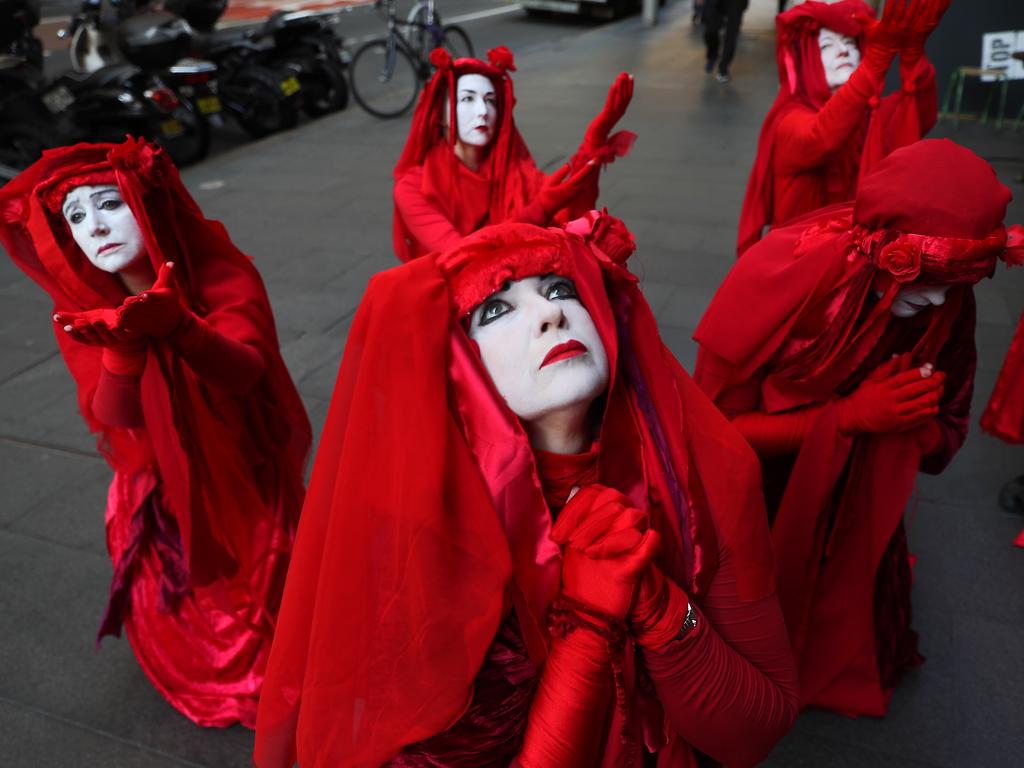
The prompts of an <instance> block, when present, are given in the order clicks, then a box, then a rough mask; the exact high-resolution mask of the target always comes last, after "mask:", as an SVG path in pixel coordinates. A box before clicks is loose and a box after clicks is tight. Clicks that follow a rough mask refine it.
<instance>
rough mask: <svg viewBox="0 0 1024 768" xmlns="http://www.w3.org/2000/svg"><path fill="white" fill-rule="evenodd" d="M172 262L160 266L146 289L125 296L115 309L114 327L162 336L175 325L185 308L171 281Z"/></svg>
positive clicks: (181, 317) (143, 334)
mask: <svg viewBox="0 0 1024 768" xmlns="http://www.w3.org/2000/svg"><path fill="white" fill-rule="evenodd" d="M173 271H174V262H171V261H168V262H166V263H165V264H164V265H163V266H161V267H160V274H158V275H157V278H156V282H155V283H153V287H152V288H150V289H149V290H148V291H143V292H142V293H140V294H139V295H138V296H129V297H128V298H127V299H125V300H124V303H123V304H122V305H121V306H120V307H119V308H118V310H117V323H118V327H119V328H121V329H122V330H125V331H128V332H130V333H135V334H140V335H142V336H151V337H153V338H157V339H162V338H165V337H167V336H170V335H171V334H172V333H174V331H176V330H177V329H178V327H179V326H180V325H181V323H182V321H183V320H184V319H185V313H186V312H187V311H188V310H186V309H185V306H184V305H183V304H182V303H181V296H180V295H179V293H178V289H177V286H176V285H175V284H174V279H173V277H172V273H173Z"/></svg>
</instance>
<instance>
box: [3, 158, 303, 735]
mask: <svg viewBox="0 0 1024 768" xmlns="http://www.w3.org/2000/svg"><path fill="white" fill-rule="evenodd" d="M97 175H99V176H102V177H108V176H113V177H114V178H116V183H117V185H118V187H119V188H120V191H121V194H122V197H123V199H124V200H125V202H126V203H127V204H128V205H129V207H130V208H131V210H132V212H133V213H134V214H135V219H136V221H137V222H138V225H139V228H140V229H141V230H142V233H143V238H144V241H145V244H146V250H147V254H148V258H149V260H150V262H151V265H152V267H153V271H154V274H155V273H156V272H157V271H158V270H159V267H160V265H162V264H163V263H164V262H165V261H174V262H175V263H176V269H175V275H176V278H177V281H178V285H179V287H180V289H181V291H182V294H183V300H184V301H185V302H186V304H187V306H188V307H189V309H190V310H191V313H190V314H189V317H190V318H191V319H190V320H189V321H188V322H187V324H186V326H183V328H182V330H181V331H180V332H177V333H175V334H172V335H171V336H169V337H168V338H166V339H161V340H150V341H149V342H148V345H147V350H146V362H145V368H144V370H143V372H142V374H141V375H139V376H133V375H120V374H118V373H116V372H114V373H112V372H111V371H108V370H106V369H105V368H104V367H103V366H102V365H101V350H100V348H99V347H93V346H87V345H84V344H80V343H77V342H75V341H72V340H71V339H70V338H69V336H68V334H66V333H64V332H63V331H62V330H61V329H60V328H58V327H55V332H56V335H57V341H58V344H59V346H60V349H61V353H62V354H63V356H64V359H65V362H66V363H67V365H68V368H69V370H70V371H71V373H72V375H73V376H74V378H75V381H76V383H77V385H78V401H79V407H80V410H81V412H82V415H83V417H84V418H85V420H86V423H87V424H88V425H89V428H90V429H91V430H92V431H94V432H96V433H97V434H98V437H99V448H100V450H101V452H102V453H103V455H104V457H105V458H106V459H107V461H108V463H109V464H110V466H111V468H112V469H113V470H114V478H113V481H112V482H111V485H110V492H109V496H108V504H107V511H106V528H107V546H108V550H109V552H110V557H111V561H112V563H113V567H114V576H113V581H112V585H111V592H110V599H109V604H108V607H107V612H106V615H105V616H104V619H103V622H102V625H101V627H100V637H102V636H104V635H106V634H119V633H120V629H121V626H122V625H123V626H124V628H125V630H126V631H127V634H128V639H129V641H130V642H131V644H132V648H133V649H134V651H135V655H136V657H137V658H138V660H139V663H140V665H141V666H142V668H143V670H144V671H145V673H146V675H147V676H148V677H149V678H150V680H151V681H152V682H153V684H154V686H155V687H156V688H157V689H158V690H159V691H160V692H161V693H162V694H163V695H164V697H165V698H166V699H167V700H168V701H169V702H170V703H171V704H172V706H174V707H175V708H176V709H177V710H178V711H179V712H181V713H182V714H184V715H185V716H186V717H188V718H189V719H191V720H192V721H194V722H196V723H198V724H200V725H206V726H227V725H231V724H232V723H235V722H241V723H242V724H243V725H246V726H248V727H253V726H254V725H255V715H256V704H257V701H258V697H259V693H260V687H261V684H262V680H263V673H264V668H265V665H266V660H267V656H268V654H269V650H270V641H271V638H272V636H273V631H274V627H275V621H276V614H277V609H278V606H279V602H280V596H281V592H282V589H283V582H284V575H285V571H286V569H287V567H288V561H289V556H290V551H291V542H292V537H293V534H294V530H295V526H296V524H297V521H298V514H299V510H300V507H301V504H302V499H303V494H304V491H303V478H302V473H303V466H304V463H305V459H306V456H307V454H308V451H309V447H310V443H311V430H310V426H309V421H308V419H307V418H306V414H305V411H304V409H303V407H302V403H301V401H300V400H299V396H298V393H297V392H296V390H295V387H294V385H293V384H292V381H291V378H290V377H289V375H288V372H287V370H286V369H285V366H284V362H283V360H282V359H281V355H280V351H279V349H278V342H277V334H276V331H275V328H274V321H273V315H272V313H271V309H270V304H269V301H268V300H267V296H266V292H265V290H264V288H263V283H262V281H261V280H260V277H259V274H258V273H257V272H256V270H255V268H254V267H253V266H252V264H251V262H250V260H249V259H248V258H247V257H246V256H245V255H244V254H242V253H241V252H240V251H238V250H237V248H235V246H234V245H233V244H232V243H231V241H230V239H229V238H228V235H227V232H226V231H225V230H224V228H223V227H222V226H221V225H220V224H219V223H218V222H214V221H210V220H207V219H205V218H204V217H203V215H202V212H201V211H200V210H199V208H198V206H197V205H196V204H195V202H194V201H193V200H192V198H191V196H189V194H188V192H187V191H186V190H185V188H184V186H183V185H182V183H181V181H180V179H179V177H178V174H177V171H176V169H175V168H174V166H173V165H172V164H171V163H170V161H169V160H168V159H167V158H166V156H165V155H164V153H163V151H162V150H157V149H155V148H154V147H152V146H151V145H147V144H145V143H143V142H134V141H132V140H129V141H128V142H126V143H125V144H124V145H87V144H82V145H77V146H74V147H69V148H64V149H59V150H53V151H51V152H47V153H45V154H44V157H43V159H42V160H40V161H39V162H38V163H36V164H35V165H33V166H32V167H31V168H29V169H28V170H27V171H25V172H24V173H23V174H21V175H20V176H19V177H18V178H17V179H15V180H14V181H12V182H11V183H10V184H8V185H7V186H6V187H4V189H3V190H2V191H0V215H2V221H0V237H2V240H3V243H4V246H5V248H6V250H7V252H8V253H9V254H10V255H11V256H12V258H13V259H14V261H15V262H16V263H17V264H18V266H19V267H20V268H22V269H23V270H24V271H25V272H26V273H27V274H28V275H29V276H30V277H31V278H32V279H33V280H35V281H36V282H38V283H39V284H40V285H41V286H42V287H43V288H44V289H45V290H46V291H47V292H48V293H49V294H50V295H51V297H52V298H53V301H54V310H55V311H64V312H71V311H84V310H91V309H95V308H99V307H116V306H118V305H119V304H120V303H121V301H123V299H124V298H125V296H126V293H125V290H124V288H123V286H122V284H121V283H120V281H119V280H117V278H116V277H114V276H112V275H108V274H107V273H104V272H100V271H99V270H98V269H96V268H95V267H92V265H91V264H89V263H88V261H87V260H86V259H85V257H84V255H83V254H82V253H81V251H80V250H79V249H78V247H77V246H76V245H75V243H74V241H73V240H72V238H71V236H70V233H69V232H68V230H67V226H66V224H65V223H64V221H63V218H62V217H61V215H60V214H59V212H54V211H51V210H49V209H48V207H47V203H46V198H47V191H48V189H50V188H55V187H59V185H61V184H62V183H65V182H73V183H75V184H77V183H83V182H80V181H78V179H79V178H80V177H81V178H94V177H96V176H97ZM86 183H88V182H86ZM93 183H94V182H93Z"/></svg>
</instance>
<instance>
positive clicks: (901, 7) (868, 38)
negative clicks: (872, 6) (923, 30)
mask: <svg viewBox="0 0 1024 768" xmlns="http://www.w3.org/2000/svg"><path fill="white" fill-rule="evenodd" d="M922 2H929V0H917V1H916V2H915V0H889V2H887V3H886V4H885V10H883V11H882V18H881V19H879V20H877V21H873V20H871V19H870V18H866V17H865V18H863V19H862V21H863V22H864V23H865V24H866V27H865V29H864V38H863V40H864V43H863V50H864V58H863V61H862V62H861V66H863V67H865V68H866V69H868V70H870V71H871V72H873V73H874V74H875V75H876V76H877V77H879V78H882V77H884V76H885V73H886V71H887V70H888V69H889V65H890V64H891V63H892V60H893V59H894V58H895V57H896V54H897V53H899V52H900V51H902V50H903V49H904V48H905V47H906V46H907V45H908V44H909V42H910V40H911V39H912V38H913V36H914V33H915V15H916V14H917V13H918V11H919V7H920V5H921V3H922Z"/></svg>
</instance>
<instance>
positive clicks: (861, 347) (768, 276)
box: [695, 140, 1011, 715]
mask: <svg viewBox="0 0 1024 768" xmlns="http://www.w3.org/2000/svg"><path fill="white" fill-rule="evenodd" d="M921 190H927V193H926V194H924V193H921ZM1010 197H1011V195H1010V192H1009V190H1008V189H1007V188H1006V187H1005V186H1003V185H1002V184H1001V183H1000V182H999V180H998V179H997V178H996V175H995V173H994V171H993V170H992V168H991V167H990V166H989V165H988V163H986V162H985V161H983V160H982V159H981V158H979V157H977V156H976V155H974V154H973V153H972V152H969V151H968V150H966V149H963V148H961V147H959V146H957V145H955V144H953V143H952V142H950V141H947V140H926V141H920V142H917V143H916V144H912V145H910V146H908V147H904V148H903V149H899V150H896V151H895V152H893V153H892V154H891V155H889V156H888V157H887V158H885V159H884V160H883V161H882V162H880V163H879V165H878V166H877V167H876V168H875V170H874V171H873V172H872V173H871V174H869V175H868V176H866V177H865V179H864V180H863V182H862V185H861V188H860V190H859V192H858V196H857V200H856V202H854V203H850V204H844V205H836V206H832V207H829V208H825V209H822V210H820V211H817V212H815V213H813V214H810V215H807V216H805V217H803V218H800V219H797V220H796V221H794V222H792V223H790V224H789V225H787V226H785V227H782V228H779V229H777V230H774V231H773V232H772V233H770V234H769V235H768V236H767V237H766V238H765V239H764V240H762V241H760V242H759V243H757V244H755V245H754V246H753V247H752V248H751V249H750V251H749V252H747V253H746V254H744V256H743V258H742V259H740V260H739V261H737V262H736V265H735V266H734V267H733V269H732V270H731V272H730V273H729V275H728V276H727V277H726V279H725V281H724V282H723V284H722V286H721V287H720V288H719V290H718V292H717V293H716V295H715V297H714V299H713V300H712V302H711V304H710V306H709V307H708V310H707V312H706V313H705V315H704V317H703V319H702V320H701V323H700V325H699V326H698V328H697V331H696V333H695V338H696V340H697V341H698V342H699V344H700V351H699V353H698V359H697V368H696V371H695V377H696V380H697V381H698V383H699V384H700V386H701V388H702V389H703V390H704V391H705V392H706V393H707V394H708V395H709V396H710V397H711V398H712V400H713V401H714V402H715V403H716V405H718V406H719V407H720V408H722V410H723V411H724V412H725V413H727V414H730V415H733V416H735V415H737V414H739V413H747V412H751V411H765V412H767V413H780V412H785V411H789V410H792V409H795V408H799V407H801V406H806V405H812V404H824V405H825V407H824V408H823V409H822V411H821V413H820V415H819V416H818V417H817V419H816V421H815V423H814V425H813V426H812V427H811V429H810V432H809V434H808V435H807V437H806V438H805V439H804V442H803V446H802V448H801V449H800V452H799V454H798V455H797V457H796V460H795V463H793V465H792V468H791V469H790V470H788V474H787V473H786V471H783V470H782V469H778V471H775V470H772V471H769V464H765V467H766V469H765V479H766V483H767V485H766V488H768V489H771V488H772V484H773V482H775V483H777V482H778V481H779V480H780V479H781V483H782V485H783V486H784V492H781V488H780V489H778V490H779V491H780V493H781V500H780V499H778V498H776V499H775V505H776V506H777V514H776V517H775V520H774V524H773V527H772V538H773V541H774V544H775V548H776V553H777V555H778V563H779V575H778V579H779V600H780V603H781V604H782V608H783V612H784V614H785V615H786V622H787V625H788V627H789V630H790V637H791V640H792V642H793V644H794V648H795V652H796V656H797V663H798V666H799V668H800V685H801V701H802V702H803V703H804V704H805V705H807V704H814V705H818V706H827V707H832V708H835V709H839V710H841V711H844V712H852V713H860V714H873V715H881V714H884V712H885V707H886V705H887V702H888V696H889V695H891V685H893V683H891V682H889V681H886V680H883V681H882V683H881V687H880V686H879V683H878V682H877V681H878V674H879V673H878V668H877V667H876V666H874V665H875V651H874V650H873V649H874V645H873V644H874V642H875V638H876V635H875V633H874V631H873V629H872V622H871V621H865V617H871V616H872V615H873V603H872V601H873V599H874V596H875V592H874V589H875V583H876V572H877V569H878V568H879V563H880V562H881V559H882V556H883V553H884V552H885V551H886V549H887V547H888V546H889V543H890V541H891V540H892V539H893V537H894V535H895V533H894V532H895V531H897V530H898V527H899V525H900V521H901V519H902V515H903V511H904V508H905V506H906V502H907V500H908V499H909V498H910V495H911V492H912V489H913V482H914V478H915V476H916V474H917V472H918V470H919V468H924V469H925V470H927V471H939V470H941V468H942V466H944V464H945V463H946V462H947V461H948V460H949V458H951V457H952V455H953V453H954V452H955V451H956V449H957V448H958V447H959V445H960V444H961V443H962V441H963V438H964V436H965V435H966V428H967V409H968V408H969V405H970V396H971V388H972V383H973V375H974V300H973V293H972V292H971V288H970V285H971V284H972V283H974V282H977V281H978V280H980V279H982V278H984V277H988V276H991V275H992V273H993V271H994V269H995V264H996V259H997V256H999V255H1000V254H1001V253H1002V251H1003V249H1004V247H1005V244H1006V230H1005V228H1004V227H1003V224H1002V221H1003V217H1004V216H1005V213H1006V206H1007V204H1008V203H1009V200H1010ZM911 280H914V281H919V282H922V283H925V284H939V285H952V286H953V288H952V289H951V290H950V291H949V293H948V294H947V296H946V303H945V305H944V306H942V307H935V308H933V310H932V311H931V312H930V313H929V315H930V316H924V315H922V318H923V319H922V322H921V323H918V324H915V325H914V326H913V329H911V333H910V336H909V337H908V336H906V335H905V334H904V335H901V334H902V333H903V331H900V330H899V328H900V327H902V326H903V325H905V324H901V323H893V322H892V320H893V317H892V314H891V312H890V306H891V304H892V301H893V299H894V297H895V296H896V294H897V292H898V291H899V289H900V287H901V286H902V285H903V283H904V282H907V281H911ZM915 334H916V335H915ZM904 343H905V344H906V346H905V347H900V346H899V344H904ZM902 351H910V352H912V354H913V359H914V362H915V364H917V365H921V364H923V363H925V362H934V363H935V365H936V368H937V369H938V370H943V371H946V372H948V376H949V378H947V380H946V394H945V396H944V398H943V401H942V404H941V406H940V408H941V409H942V410H940V417H939V426H940V428H941V429H942V430H943V445H944V448H943V449H942V450H941V451H940V452H939V453H938V454H936V455H933V456H928V457H922V456H921V447H920V446H919V445H918V443H917V441H916V439H915V437H914V436H913V434H912V433H910V432H904V433H896V434H885V435H878V436H872V435H867V436H862V437H858V438H857V439H856V440H853V439H851V438H848V437H844V436H843V435H842V434H840V433H839V431H838V426H837V421H836V409H835V408H834V407H833V406H831V405H829V404H830V403H832V402H833V401H834V399H835V397H836V396H837V395H841V394H846V393H848V392H849V391H850V390H851V389H853V388H854V387H855V386H856V385H857V384H858V383H859V382H860V381H861V380H862V379H863V378H864V376H865V375H866V374H867V373H870V371H872V370H873V369H874V368H875V367H876V366H878V365H879V364H880V363H881V362H882V361H883V360H886V359H888V358H889V355H890V354H891V353H894V352H902ZM943 414H948V416H944V415H943ZM923 458H924V461H922V459H923ZM771 466H774V465H771ZM844 468H845V471H846V472H848V474H844ZM773 473H774V474H773ZM770 506H771V505H770ZM830 515H832V516H833V517H829V516H830ZM826 530H827V531H828V532H827V533H826ZM825 547H827V549H825ZM826 552H827V556H826V555H825V554H824V553H826ZM904 558H905V555H904ZM906 589H907V590H909V585H906ZM908 611H909V606H908ZM906 620H907V621H909V616H907V617H906ZM866 649H869V650H866ZM865 654H868V655H867V656H865ZM868 658H870V661H864V660H865V659H868ZM862 661H863V662H864V665H863V666H858V665H860V664H861V662H862ZM851 670H856V672H857V674H856V675H853V676H851ZM872 680H874V681H875V682H874V683H872Z"/></svg>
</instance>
